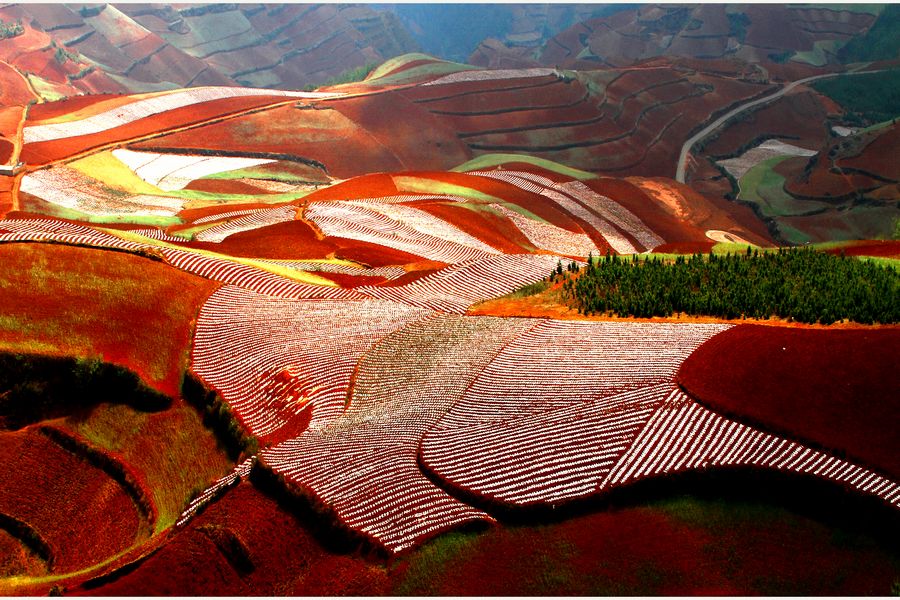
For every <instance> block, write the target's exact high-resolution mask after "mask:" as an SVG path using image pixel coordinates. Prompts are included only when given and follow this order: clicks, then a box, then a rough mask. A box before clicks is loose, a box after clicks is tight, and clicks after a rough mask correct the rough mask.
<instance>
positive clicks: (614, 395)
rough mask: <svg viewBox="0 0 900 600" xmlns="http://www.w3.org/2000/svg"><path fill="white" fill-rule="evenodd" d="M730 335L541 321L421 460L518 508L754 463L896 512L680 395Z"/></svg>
mask: <svg viewBox="0 0 900 600" xmlns="http://www.w3.org/2000/svg"><path fill="white" fill-rule="evenodd" d="M728 327H729V326H728V325H698V324H640V323H573V322H559V321H545V322H541V323H540V324H539V325H538V326H536V327H535V328H534V329H532V330H531V331H529V332H527V333H525V334H523V335H522V336H520V337H519V338H518V339H516V340H515V341H514V342H513V343H511V344H509V345H507V347H506V348H504V350H503V351H502V352H500V353H499V354H498V355H497V358H496V359H494V361H492V363H491V364H490V365H489V366H488V367H486V368H485V369H484V371H483V372H482V374H481V375H480V376H479V377H478V379H477V380H476V381H475V382H474V383H473V384H472V385H471V387H470V389H469V391H467V393H466V395H465V397H464V398H463V399H462V400H461V401H459V402H458V403H456V404H455V405H454V406H453V408H452V409H451V410H450V411H449V412H448V413H447V416H446V417H444V418H443V419H442V420H441V422H440V423H439V424H438V425H437V426H435V427H434V428H432V429H431V430H430V432H429V433H428V434H427V435H426V436H425V438H424V440H423V442H422V452H421V460H422V463H423V464H424V465H425V466H426V468H428V469H429V470H431V471H432V472H433V473H434V474H435V475H437V476H439V477H441V478H442V479H444V480H445V481H446V482H448V483H449V484H450V485H452V486H454V487H457V488H460V489H462V490H464V491H466V492H467V493H474V494H478V495H481V496H483V497H485V498H488V499H491V500H493V501H499V502H503V503H507V504H513V505H520V506H525V505H533V504H554V503H559V502H563V501H567V500H573V499H576V498H581V497H584V496H588V495H591V494H596V493H600V492H603V491H605V490H608V489H610V488H611V487H615V486H620V485H625V484H627V483H630V482H632V481H635V480H639V479H643V478H645V477H651V476H658V475H664V474H671V473H678V472H682V471H686V470H691V469H706V468H711V467H723V466H753V467H763V468H770V469H775V470H783V471H791V472H796V473H804V474H811V475H815V476H818V477H822V478H824V479H829V480H831V481H834V482H837V483H841V484H843V485H846V486H849V487H851V488H854V489H856V490H858V491H860V492H862V493H868V494H873V495H875V496H878V497H879V498H881V499H882V500H885V501H886V502H888V503H890V504H893V505H894V506H898V507H900V486H898V484H897V483H895V482H892V481H889V480H888V479H886V478H884V477H882V476H880V475H878V474H876V473H874V472H872V471H870V470H868V469H865V468H862V467H860V466H857V465H854V464H851V463H849V462H847V461H844V460H841V459H838V458H835V457H831V456H828V455H826V454H824V453H822V452H819V451H815V450H812V449H810V448H806V447H804V446H802V445H801V444H797V443H795V442H792V441H789V440H786V439H782V438H779V437H777V436H774V435H770V434H767V433H764V432H761V431H757V430H755V429H753V428H751V427H749V426H746V425H742V424H740V423H738V422H735V421H732V420H730V419H727V418H725V417H722V416H720V415H718V414H716V413H714V412H712V411H710V410H708V409H705V408H703V407H702V406H700V405H699V404H697V403H696V402H694V401H693V400H691V399H690V398H688V397H687V396H685V395H684V394H683V393H682V392H681V391H680V390H679V389H678V388H677V387H676V385H675V383H674V381H673V379H674V372H675V370H677V368H678V366H679V365H680V363H681V362H682V361H683V360H684V358H685V357H686V356H688V355H689V354H690V353H691V351H692V350H693V348H695V347H696V346H697V345H699V344H700V343H702V342H703V341H704V340H706V339H708V338H709V337H710V336H711V335H714V334H715V333H716V332H718V331H722V330H724V329H727V328H728ZM548 336H549V337H548ZM553 336H557V339H556V340H554V339H552V338H553ZM673 343H674V344H675V345H676V346H680V348H679V349H673V348H672V345H673ZM592 359H593V362H591V360H592ZM596 363H608V364H602V365H601V366H598V365H597V364H596Z"/></svg>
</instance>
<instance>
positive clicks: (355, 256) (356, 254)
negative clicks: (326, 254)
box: [328, 237, 422, 281]
mask: <svg viewBox="0 0 900 600" xmlns="http://www.w3.org/2000/svg"><path fill="white" fill-rule="evenodd" d="M328 241H330V242H334V243H335V244H337V245H338V249H337V250H336V251H335V253H334V256H335V258H343V259H345V260H352V261H355V262H358V263H361V264H364V265H368V266H370V267H376V268H377V267H387V266H390V265H407V264H410V263H418V262H422V257H421V256H417V255H415V254H410V253H408V252H403V251H402V250H395V249H393V248H388V247H386V246H379V245H378V244H370V243H368V242H362V241H358V240H350V239H345V238H337V237H331V238H328ZM394 281H396V280H394Z"/></svg>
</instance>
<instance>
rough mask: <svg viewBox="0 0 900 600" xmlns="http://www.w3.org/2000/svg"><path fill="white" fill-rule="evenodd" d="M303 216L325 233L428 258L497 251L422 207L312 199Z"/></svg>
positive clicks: (460, 258)
mask: <svg viewBox="0 0 900 600" xmlns="http://www.w3.org/2000/svg"><path fill="white" fill-rule="evenodd" d="M304 217H306V218H307V219H308V220H310V221H312V222H313V223H315V224H316V226H317V227H318V228H319V229H321V230H322V233H324V234H325V235H328V236H334V237H342V238H347V239H353V240H359V241H362V242H368V243H372V244H378V245H381V246H386V247H388V248H394V249H396V250H400V251H402V252H407V253H409V254H414V255H416V256H421V257H422V258H426V259H429V260H435V261H441V262H447V263H458V262H463V261H467V260H473V259H478V258H483V257H485V256H489V255H496V254H500V252H499V251H498V250H496V249H494V248H492V247H490V246H488V245H487V244H485V243H484V242H482V241H481V240H479V239H477V238H475V237H472V236H471V235H469V234H468V233H466V232H464V231H462V230H461V229H459V228H457V227H455V226H454V225H451V224H450V223H447V222H446V221H443V220H441V219H439V218H437V217H435V216H433V215H431V214H429V213H427V212H425V211H422V210H419V209H417V208H413V207H410V206H404V205H402V204H382V203H378V202H355V201H338V202H313V203H311V204H310V205H309V206H308V207H307V208H306V210H305V211H304Z"/></svg>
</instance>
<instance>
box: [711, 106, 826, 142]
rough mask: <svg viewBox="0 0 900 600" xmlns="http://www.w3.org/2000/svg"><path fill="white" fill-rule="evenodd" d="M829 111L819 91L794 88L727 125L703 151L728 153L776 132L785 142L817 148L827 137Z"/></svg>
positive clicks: (774, 134) (775, 134)
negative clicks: (792, 91)
mask: <svg viewBox="0 0 900 600" xmlns="http://www.w3.org/2000/svg"><path fill="white" fill-rule="evenodd" d="M828 114H829V110H828V108H827V107H826V106H825V104H824V102H823V97H822V96H821V95H819V94H818V93H816V92H814V91H811V90H810V91H799V92H794V93H791V94H788V95H787V96H784V97H782V98H780V99H779V100H777V101H776V102H773V103H772V104H768V105H766V106H763V107H762V108H760V109H759V110H756V111H753V112H751V113H749V114H748V115H746V116H745V117H744V118H742V119H739V120H737V121H734V122H733V123H732V124H730V125H728V127H727V128H725V129H724V130H722V131H721V133H720V134H719V135H718V136H717V137H716V138H715V139H714V140H713V141H711V142H709V143H708V144H707V145H706V147H705V148H704V154H708V155H711V156H730V155H733V154H735V153H737V152H738V151H739V150H740V149H741V148H742V146H744V145H745V144H747V142H749V141H751V140H754V139H756V138H758V137H760V136H778V137H779V138H780V139H782V141H784V142H786V143H788V144H794V145H795V146H801V147H803V148H808V149H810V150H817V149H818V148H819V147H821V146H822V144H824V143H825V141H826V140H827V139H828V128H827V126H826V125H825V123H826V118H827V116H828Z"/></svg>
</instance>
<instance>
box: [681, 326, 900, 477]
mask: <svg viewBox="0 0 900 600" xmlns="http://www.w3.org/2000/svg"><path fill="white" fill-rule="evenodd" d="M898 347H900V327H883V328H878V329H874V328H872V329H868V328H867V329H850V330H832V329H799V328H777V327H762V326H758V325H741V326H738V327H735V328H733V329H730V330H728V331H725V332H724V333H721V334H719V335H717V336H716V337H714V338H712V339H711V340H710V341H708V342H706V343H705V344H703V345H702V346H700V348H699V349H697V350H696V351H695V352H694V353H693V354H692V355H691V356H690V357H689V358H688V359H687V360H686V361H685V362H684V363H683V364H682V366H681V369H680V370H679V372H678V381H679V383H680V384H681V385H682V386H683V387H684V389H686V390H687V391H688V393H689V394H691V396H693V397H695V398H697V399H698V400H699V401H701V402H702V403H704V404H705V405H707V406H709V407H710V408H712V409H714V410H716V411H719V412H721V413H723V414H727V415H731V416H733V417H735V418H737V419H740V420H743V421H745V422H748V423H753V424H757V425H758V426H761V427H763V428H764V429H766V430H769V431H774V432H777V433H780V434H782V435H785V436H788V437H790V438H793V439H796V440H800V441H804V442H807V443H811V444H814V445H815V446H818V447H824V448H827V449H830V450H834V451H838V452H840V453H841V454H843V455H846V456H847V457H849V458H852V459H855V460H858V461H861V462H862V464H865V465H868V466H870V467H874V468H876V469H878V470H879V471H882V472H884V473H885V474H887V475H889V476H891V477H893V478H897V477H900V443H898V442H900V438H898V436H897V430H898V428H900V420H898V419H900V410H898V405H897V401H898V400H900V397H898V394H897V390H900V371H898V370H897V368H896V360H895V358H896V351H897V348H898Z"/></svg>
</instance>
